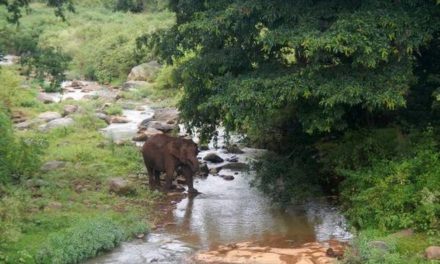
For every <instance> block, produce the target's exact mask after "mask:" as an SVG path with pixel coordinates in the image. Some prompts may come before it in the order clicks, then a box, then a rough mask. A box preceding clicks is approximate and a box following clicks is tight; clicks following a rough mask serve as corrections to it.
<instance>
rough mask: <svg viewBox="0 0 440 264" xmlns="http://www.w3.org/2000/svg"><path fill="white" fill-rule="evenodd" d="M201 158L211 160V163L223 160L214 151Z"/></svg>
mask: <svg viewBox="0 0 440 264" xmlns="http://www.w3.org/2000/svg"><path fill="white" fill-rule="evenodd" d="M203 160H206V161H210V162H212V163H221V162H223V161H224V160H223V159H222V158H221V157H220V156H219V155H217V154H215V153H209V154H207V155H206V156H205V157H204V158H203Z"/></svg>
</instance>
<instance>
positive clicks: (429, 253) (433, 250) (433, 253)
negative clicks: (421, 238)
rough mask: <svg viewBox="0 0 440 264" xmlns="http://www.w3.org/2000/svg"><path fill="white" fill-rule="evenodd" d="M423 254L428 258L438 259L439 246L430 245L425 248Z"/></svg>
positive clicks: (439, 256)
mask: <svg viewBox="0 0 440 264" xmlns="http://www.w3.org/2000/svg"><path fill="white" fill-rule="evenodd" d="M425 256H426V258H427V259H429V260H439V259H440V247H438V246H431V247H428V248H427V249H426V250H425Z"/></svg>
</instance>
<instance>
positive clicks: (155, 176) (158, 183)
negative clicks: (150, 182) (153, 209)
mask: <svg viewBox="0 0 440 264" xmlns="http://www.w3.org/2000/svg"><path fill="white" fill-rule="evenodd" d="M154 180H155V181H156V184H157V185H158V186H160V171H158V170H155V171H154Z"/></svg>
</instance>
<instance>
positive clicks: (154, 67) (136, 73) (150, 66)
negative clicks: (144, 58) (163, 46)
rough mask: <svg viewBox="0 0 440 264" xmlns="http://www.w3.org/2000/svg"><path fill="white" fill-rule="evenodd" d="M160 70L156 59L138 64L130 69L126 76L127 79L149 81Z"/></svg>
mask: <svg viewBox="0 0 440 264" xmlns="http://www.w3.org/2000/svg"><path fill="white" fill-rule="evenodd" d="M159 70H160V64H159V63H157V61H150V62H147V63H143V64H140V65H138V66H135V67H133V69H131V71H130V74H129V75H128V77H127V80H128V81H147V82H151V81H153V80H154V78H155V77H156V75H157V73H158V72H159Z"/></svg>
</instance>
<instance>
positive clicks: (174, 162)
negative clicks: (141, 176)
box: [142, 134, 199, 194]
mask: <svg viewBox="0 0 440 264" xmlns="http://www.w3.org/2000/svg"><path fill="white" fill-rule="evenodd" d="M197 153H198V147H197V144H196V143H194V141H192V140H191V139H184V138H176V137H172V136H168V135H164V134H159V135H154V136H151V137H149V138H148V139H147V141H145V143H144V145H143V147H142V156H143V158H144V163H145V166H146V167H147V170H148V175H149V183H150V186H151V187H155V186H160V173H161V172H165V174H166V177H165V189H166V190H170V189H171V183H172V181H173V176H174V172H175V171H178V172H180V173H181V174H182V175H183V176H184V177H185V179H186V182H187V185H188V193H191V194H196V193H198V191H197V190H196V189H194V186H193V175H194V174H195V173H197V172H198V171H199V161H198V160H197Z"/></svg>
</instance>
